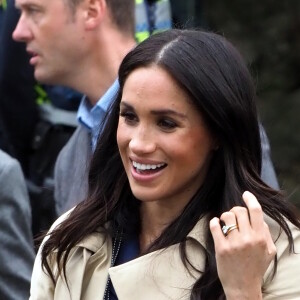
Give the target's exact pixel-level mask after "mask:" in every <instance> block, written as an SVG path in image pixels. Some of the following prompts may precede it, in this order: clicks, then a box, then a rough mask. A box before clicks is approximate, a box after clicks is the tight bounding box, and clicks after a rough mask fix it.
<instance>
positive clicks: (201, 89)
mask: <svg viewBox="0 0 300 300" xmlns="http://www.w3.org/2000/svg"><path fill="white" fill-rule="evenodd" d="M151 65H157V66H159V67H161V68H163V69H164V70H166V71H167V72H168V73H169V74H170V75H171V76H172V77H173V78H174V80H175V81H176V82H177V83H178V85H179V86H180V87H181V88H182V89H183V90H185V92H186V93H187V94H188V95H189V96H190V99H191V101H192V102H193V104H194V106H195V109H197V110H198V111H199V112H200V113H201V116H202V117H203V118H204V119H205V121H206V124H207V126H208V128H209V129H210V130H211V132H212V133H213V134H214V135H215V136H216V137H217V139H218V141H219V145H220V146H219V149H218V150H217V151H216V152H215V154H214V157H213V159H212V162H211V166H210V169H209V171H208V174H207V176H206V178H205V181H204V183H203V185H202V186H201V187H200V189H199V190H198V191H197V193H196V194H195V195H194V196H193V197H192V199H191V200H190V201H189V203H188V204H187V205H186V207H185V208H184V210H183V211H182V213H181V215H180V216H178V217H177V218H176V219H175V220H174V221H173V222H172V223H171V224H169V226H168V227H167V228H166V229H165V230H164V232H163V233H162V234H161V236H160V237H159V238H158V239H157V240H156V241H155V242H154V243H153V244H152V245H151V246H150V247H149V249H148V252H150V251H154V250H157V249H162V248H165V247H168V246H170V245H172V244H175V243H180V251H181V257H182V262H183V263H184V265H185V266H186V267H187V268H188V267H190V262H189V261H188V258H187V255H186V251H185V246H186V241H187V235H188V233H189V232H190V231H191V229H192V228H193V227H194V226H195V225H196V223H197V222H198V221H199V219H201V218H202V217H204V216H205V217H207V220H209V219H211V218H213V217H215V216H218V217H219V216H220V215H221V214H222V213H223V212H224V211H227V210H230V209H231V208H232V207H233V206H236V205H239V206H245V204H244V202H243V201H242V199H241V195H242V193H243V192H244V191H245V190H248V191H251V192H252V193H253V194H254V195H255V196H256V197H257V198H258V200H259V202H260V204H261V206H262V208H263V210H264V212H265V213H266V214H267V215H268V216H270V217H271V218H272V219H274V220H275V221H276V222H277V223H278V224H279V225H280V227H282V229H283V230H284V232H285V233H286V234H287V236H288V239H289V243H290V251H292V250H293V239H292V235H291V232H290V229H289V227H288V225H287V223H286V221H285V218H286V219H288V220H289V221H291V222H292V223H293V224H295V225H296V226H298V227H300V224H299V221H298V220H297V218H296V217H295V216H294V215H293V213H292V212H291V210H290V209H289V207H288V204H287V203H286V202H285V201H283V200H284V199H283V195H282V193H280V192H279V191H276V190H274V189H272V188H270V187H269V186H267V185H266V184H265V183H264V182H263V181H262V180H261V178H260V171H261V144H260V135H259V125H258V120H257V111H256V105H255V88H254V85H253V82H252V78H251V76H250V74H249V71H248V69H247V67H246V65H245V62H244V61H243V59H242V58H241V56H240V54H239V53H238V51H237V50H236V49H235V48H234V47H233V46H232V45H231V44H230V43H229V42H228V41H227V40H226V39H224V38H223V37H222V36H220V35H217V34H214V33H209V32H202V31H196V30H170V31H167V32H163V33H159V34H156V35H154V36H152V37H150V38H149V39H148V40H146V41H145V42H143V43H141V44H140V45H138V46H137V47H136V48H135V49H133V50H132V51H131V52H130V53H129V54H128V55H127V56H126V57H125V59H124V60H123V62H122V64H121V66H120V69H119V82H120V91H119V94H118V97H117V99H116V101H115V102H114V103H113V105H112V107H111V110H110V112H109V115H108V118H107V120H106V123H105V127H104V129H103V131H102V134H101V136H100V138H99V141H98V145H97V148H96V151H95V153H94V155H93V158H92V162H91V166H90V171H89V191H88V196H87V199H86V200H85V201H83V202H82V203H80V204H79V205H77V206H76V208H75V209H74V210H73V211H72V213H71V215H70V216H69V217H68V218H67V219H66V220H65V221H64V222H62V223H61V224H60V225H59V226H58V227H57V228H56V229H54V231H52V232H51V234H50V236H49V239H48V240H47V241H46V243H45V245H44V247H43V249H42V264H43V266H44V267H45V268H46V269H47V271H48V272H49V274H50V275H51V276H52V278H53V280H54V281H55V279H56V278H54V275H53V273H52V271H51V269H50V266H49V264H48V262H47V258H48V257H49V255H51V253H52V252H53V250H55V249H56V250H57V252H56V253H57V254H56V255H57V256H56V261H57V264H58V266H61V265H62V268H60V273H62V272H63V273H64V275H66V274H65V267H66V263H67V258H68V255H69V253H70V251H71V249H72V248H73V247H74V246H75V245H76V244H77V243H78V242H79V241H81V240H82V239H83V238H85V237H86V236H88V235H89V234H91V233H94V232H96V231H98V230H99V228H103V227H104V225H105V224H110V225H109V227H108V231H107V234H108V235H110V236H112V237H115V238H117V236H116V232H117V231H119V230H122V231H123V232H124V233H125V234H132V233H135V234H138V232H139V230H140V219H139V201H138V200H137V199H135V197H134V196H133V194H132V192H131V189H130V186H129V183H128V179H127V176H126V173H125V171H124V168H123V165H122V161H121V158H120V154H119V151H118V146H117V141H116V132H117V127H118V119H119V117H118V115H119V103H120V100H121V97H122V90H123V87H124V83H125V82H126V79H127V77H128V75H129V74H130V73H131V72H132V71H133V70H135V69H137V68H141V67H149V66H151ZM106 227H107V226H106ZM204 232H205V234H206V245H207V248H206V250H205V251H206V267H205V270H204V271H202V272H200V271H199V279H198V280H197V281H196V283H195V285H194V286H193V288H192V291H191V299H225V296H224V292H223V289H222V286H221V283H220V280H219V278H218V275H217V268H216V261H215V250H214V244H213V240H212V236H211V234H210V231H209V227H208V224H206V225H205V228H204ZM200 273H201V276H200Z"/></svg>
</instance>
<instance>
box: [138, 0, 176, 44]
mask: <svg viewBox="0 0 300 300" xmlns="http://www.w3.org/2000/svg"><path fill="white" fill-rule="evenodd" d="M171 27H172V16H171V6H170V1H169V0H158V1H154V3H153V4H148V2H147V0H135V32H136V33H135V37H136V40H137V42H138V43H140V42H142V41H144V40H145V39H146V38H148V37H149V36H150V35H151V34H152V33H156V32H160V31H164V30H167V29H170V28H171Z"/></svg>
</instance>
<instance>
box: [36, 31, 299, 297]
mask: <svg viewBox="0 0 300 300" xmlns="http://www.w3.org/2000/svg"><path fill="white" fill-rule="evenodd" d="M119 80H120V91H119V95H118V98H117V100H116V102H115V103H114V105H113V106H112V108H111V111H110V115H109V117H108V119H107V121H106V122H107V123H106V126H105V129H104V131H103V133H102V135H101V137H100V139H99V142H98V145H97V149H96V151H95V154H94V157H93V160H92V163H91V168H90V173H89V195H88V198H87V199H86V201H84V202H82V203H81V204H79V205H78V206H76V207H75V208H74V209H73V210H72V211H71V212H69V213H67V214H66V215H64V216H62V217H61V218H60V219H59V220H58V221H57V222H56V223H55V224H54V225H53V227H52V229H51V231H50V233H49V235H48V236H47V238H46V239H45V240H44V242H43V244H42V246H41V248H40V251H39V254H38V256H37V259H36V262H35V267H34V271H33V277H32V287H31V299H39V300H40V299H73V300H74V299H86V300H89V299H93V300H94V299H120V300H122V299H124V300H126V299H225V298H226V299H239V300H240V299H262V298H263V299H296V298H299V297H300V288H299V284H298V279H297V277H299V276H298V271H297V270H299V266H300V255H299V254H296V253H295V252H298V253H299V252H300V231H299V228H300V223H299V220H298V219H297V218H296V217H295V216H294V215H293V213H292V212H291V210H290V209H289V208H288V207H287V203H286V202H284V201H283V196H282V194H281V193H280V192H278V191H275V190H273V189H272V188H270V187H268V186H267V185H265V184H264V182H263V181H262V180H261V178H260V176H259V174H260V167H261V166H260V162H261V149H260V138H259V128H258V122H257V113H256V107H255V91H254V87H253V83H252V81H251V77H250V75H249V72H248V70H247V68H246V66H245V63H244V62H243V60H242V58H241V57H240V55H239V53H238V52H237V51H236V50H235V48H234V47H233V46H232V45H231V44H230V43H229V42H227V41H226V40H225V39H224V38H222V37H221V36H218V35H216V34H212V33H207V32H200V31H180V30H171V31H168V32H164V33H160V34H156V35H154V36H152V37H151V38H149V39H148V40H146V41H145V42H143V43H142V44H140V45H139V46H137V47H136V48H135V49H134V50H132V51H131V52H130V53H129V54H128V55H127V56H126V57H125V59H124V61H123V63H122V65H121V67H120V70H119ZM254 195H255V196H254ZM224 224H225V225H224ZM267 224H268V225H267ZM223 225H224V226H223ZM276 251H277V254H276Z"/></svg>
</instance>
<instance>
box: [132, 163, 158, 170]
mask: <svg viewBox="0 0 300 300" xmlns="http://www.w3.org/2000/svg"><path fill="white" fill-rule="evenodd" d="M132 164H133V166H134V167H135V168H136V169H138V170H150V169H152V170H155V169H157V168H160V167H162V166H164V164H158V165H146V164H139V163H137V162H135V161H133V162H132Z"/></svg>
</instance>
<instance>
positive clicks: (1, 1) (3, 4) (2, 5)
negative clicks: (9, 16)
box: [0, 0, 7, 10]
mask: <svg viewBox="0 0 300 300" xmlns="http://www.w3.org/2000/svg"><path fill="white" fill-rule="evenodd" d="M6 7H7V2H6V0H0V8H2V9H3V10H4V9H6Z"/></svg>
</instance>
